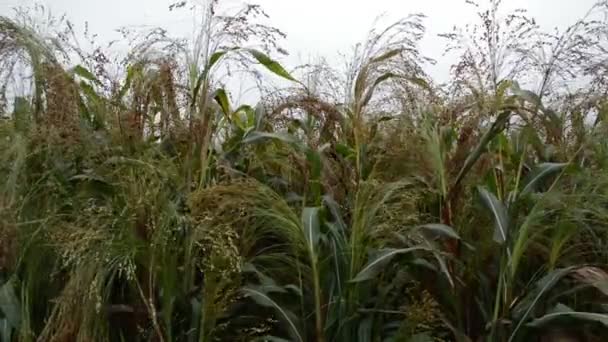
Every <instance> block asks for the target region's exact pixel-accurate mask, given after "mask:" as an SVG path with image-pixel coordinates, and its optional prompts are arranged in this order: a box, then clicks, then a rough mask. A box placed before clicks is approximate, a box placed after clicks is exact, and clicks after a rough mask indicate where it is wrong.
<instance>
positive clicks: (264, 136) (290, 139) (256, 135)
mask: <svg viewBox="0 0 608 342" xmlns="http://www.w3.org/2000/svg"><path fill="white" fill-rule="evenodd" d="M268 139H273V140H279V141H282V142H285V143H288V144H292V143H295V142H297V140H296V138H295V137H294V136H293V135H291V134H288V133H270V132H259V131H253V132H251V133H249V134H248V135H247V137H246V138H245V139H243V143H244V144H253V143H259V142H262V141H264V140H268Z"/></svg>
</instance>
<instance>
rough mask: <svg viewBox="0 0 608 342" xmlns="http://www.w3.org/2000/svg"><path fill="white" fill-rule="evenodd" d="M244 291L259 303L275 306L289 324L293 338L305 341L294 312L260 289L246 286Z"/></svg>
mask: <svg viewBox="0 0 608 342" xmlns="http://www.w3.org/2000/svg"><path fill="white" fill-rule="evenodd" d="M242 292H243V294H244V295H245V296H247V297H249V298H251V299H253V300H254V301H255V302H256V303H257V304H258V305H261V306H265V307H269V308H273V309H274V310H275V311H276V312H277V314H278V315H279V316H280V317H281V319H282V320H283V321H284V322H285V323H286V324H287V326H288V328H289V332H290V335H291V336H292V338H294V339H295V340H296V341H300V342H304V339H303V338H302V335H301V334H300V332H299V330H298V325H299V324H298V322H297V318H296V317H295V315H294V314H293V313H291V312H290V311H289V310H287V309H285V308H283V307H282V306H280V305H279V304H278V303H277V302H275V301H274V300H273V299H272V298H270V297H269V296H268V294H266V293H264V292H263V291H261V290H259V289H256V288H253V287H245V288H243V289H242Z"/></svg>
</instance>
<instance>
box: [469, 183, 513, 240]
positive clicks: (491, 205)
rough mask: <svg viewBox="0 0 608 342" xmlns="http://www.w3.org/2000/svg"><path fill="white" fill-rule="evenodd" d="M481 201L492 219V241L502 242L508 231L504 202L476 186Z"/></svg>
mask: <svg viewBox="0 0 608 342" xmlns="http://www.w3.org/2000/svg"><path fill="white" fill-rule="evenodd" d="M477 191H478V192H479V196H480V198H481V202H482V203H483V205H484V206H485V207H486V209H488V210H489V211H490V213H491V215H492V219H493V220H494V226H495V228H494V241H496V242H498V243H500V244H504V243H505V241H507V235H508V232H509V216H508V214H507V209H506V208H505V206H504V204H503V203H502V202H501V201H499V200H498V198H496V196H494V194H492V193H491V192H489V191H488V190H486V189H484V188H482V187H478V188H477Z"/></svg>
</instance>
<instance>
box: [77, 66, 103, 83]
mask: <svg viewBox="0 0 608 342" xmlns="http://www.w3.org/2000/svg"><path fill="white" fill-rule="evenodd" d="M72 72H73V73H74V74H76V75H78V76H80V77H82V78H84V79H87V80H89V81H91V82H94V83H96V84H99V85H101V84H102V83H101V82H100V81H99V80H98V79H97V77H95V75H93V73H92V72H90V71H89V70H88V69H87V68H85V67H83V66H82V65H77V66H75V67H74V68H72Z"/></svg>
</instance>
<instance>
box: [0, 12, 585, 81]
mask: <svg viewBox="0 0 608 342" xmlns="http://www.w3.org/2000/svg"><path fill="white" fill-rule="evenodd" d="M220 1H231V2H233V3H235V4H236V3H238V2H239V1H241V0H220ZM481 1H483V0H481ZM34 2H37V3H42V4H45V5H46V7H47V8H49V9H50V10H51V12H52V13H53V14H55V15H61V14H66V15H67V17H68V18H69V19H70V21H72V22H73V23H74V24H76V25H77V27H81V28H82V27H84V23H85V22H88V24H89V28H90V31H91V32H93V33H96V34H98V35H99V37H100V39H102V40H105V41H110V40H112V39H115V38H117V37H118V36H117V34H116V33H115V32H114V30H115V29H117V28H119V27H123V26H131V27H146V26H147V27H157V26H160V27H164V28H167V29H168V30H169V31H170V32H175V33H176V34H182V35H183V34H186V35H188V34H189V33H190V32H191V29H192V25H193V18H192V17H188V13H186V12H181V13H176V12H169V10H168V7H169V5H170V4H171V3H173V2H175V0H0V15H10V14H11V8H12V7H14V6H17V5H27V4H31V3H34ZM247 2H249V3H256V4H260V5H261V6H262V8H264V10H265V11H266V12H267V13H268V14H269V15H270V23H271V24H272V25H273V26H275V27H277V28H279V29H280V30H282V31H283V32H285V33H287V39H286V41H285V43H284V44H283V46H284V47H285V48H286V49H287V51H288V52H289V53H290V55H289V56H287V57H284V58H283V59H282V60H281V62H282V64H283V65H284V66H285V67H286V68H287V69H288V70H289V69H290V68H292V67H295V66H297V65H299V64H302V63H305V62H309V61H311V60H314V59H315V58H317V57H326V58H327V59H328V61H330V63H331V62H338V56H337V53H338V52H348V51H349V50H350V48H351V47H352V46H353V45H354V44H356V43H357V42H361V41H363V40H364V39H365V37H366V36H367V32H368V31H369V29H370V28H371V27H372V24H373V23H374V21H375V19H376V18H377V17H378V16H379V15H384V17H385V18H386V19H387V20H390V19H393V20H397V19H399V18H402V17H405V16H407V15H408V14H410V13H423V14H425V15H426V16H427V18H426V20H425V25H426V27H427V33H426V35H425V38H424V40H423V41H422V43H421V50H422V53H423V54H424V55H426V56H431V57H433V58H437V57H440V56H441V54H442V52H443V48H444V41H443V40H442V39H440V38H439V37H437V34H439V33H445V32H449V31H451V28H452V27H453V26H454V25H459V26H460V25H464V24H466V23H470V22H473V21H475V19H476V18H475V16H476V14H475V10H474V9H473V8H472V7H471V6H468V5H466V4H465V0H248V1H247ZM595 2H596V0H504V8H503V9H504V10H505V11H508V10H510V9H515V8H523V9H526V10H527V11H528V13H529V14H530V15H531V16H533V17H535V18H536V19H537V21H538V23H539V24H540V25H541V27H543V28H544V29H547V30H550V29H552V28H554V27H559V28H564V27H567V26H568V25H570V24H573V23H574V22H575V21H576V20H577V19H579V18H581V17H583V16H584V15H585V13H586V12H587V11H588V10H589V9H590V8H591V6H592V5H593V4H594V3H595ZM451 62H452V61H450V60H445V58H444V59H443V60H441V59H440V60H439V63H438V64H437V65H436V66H434V67H432V68H431V69H430V70H428V71H429V72H430V74H431V75H432V76H433V77H435V78H436V79H439V80H442V79H446V78H447V75H448V70H449V65H450V64H451Z"/></svg>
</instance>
